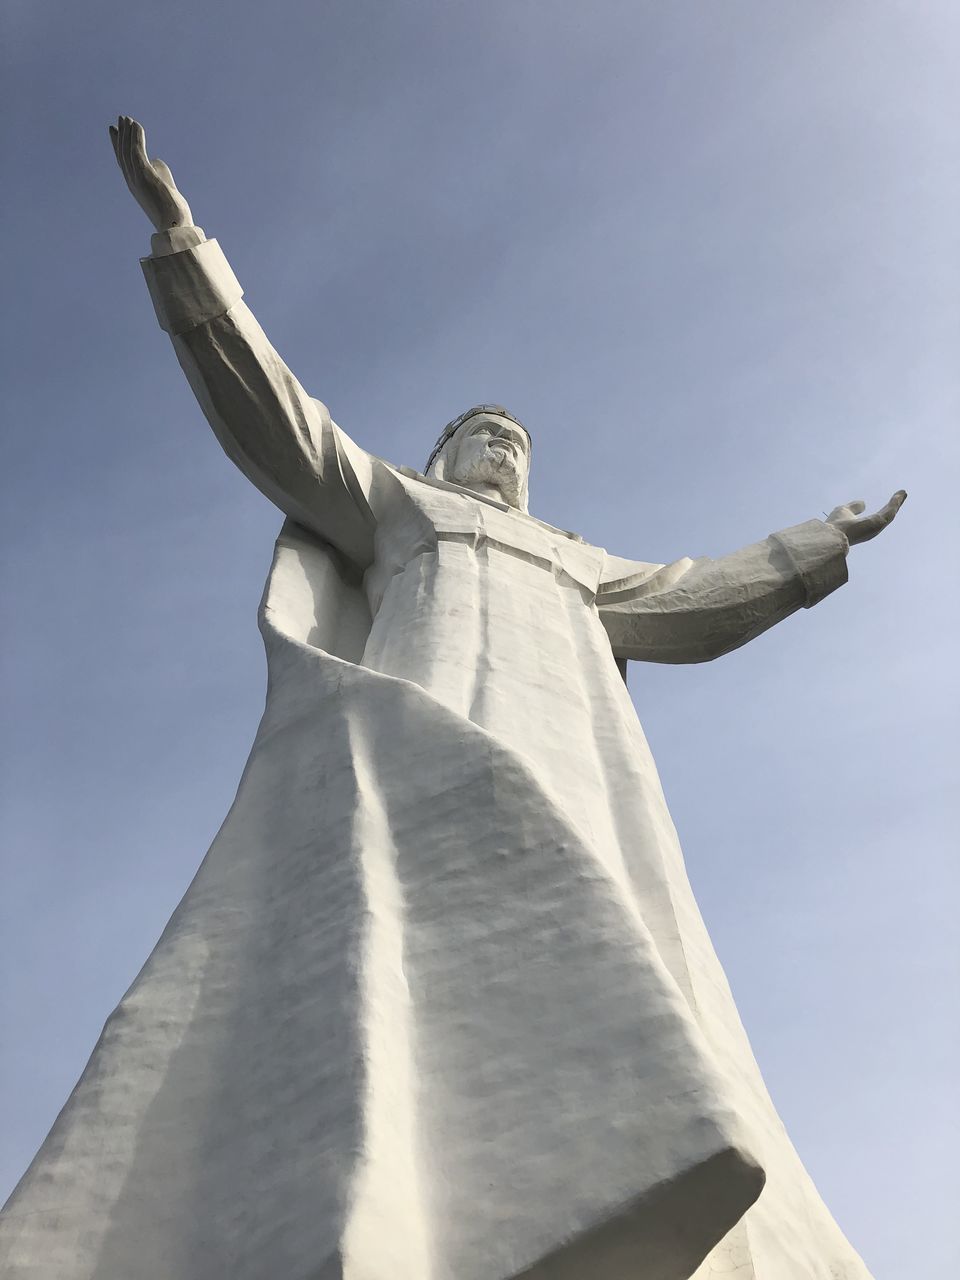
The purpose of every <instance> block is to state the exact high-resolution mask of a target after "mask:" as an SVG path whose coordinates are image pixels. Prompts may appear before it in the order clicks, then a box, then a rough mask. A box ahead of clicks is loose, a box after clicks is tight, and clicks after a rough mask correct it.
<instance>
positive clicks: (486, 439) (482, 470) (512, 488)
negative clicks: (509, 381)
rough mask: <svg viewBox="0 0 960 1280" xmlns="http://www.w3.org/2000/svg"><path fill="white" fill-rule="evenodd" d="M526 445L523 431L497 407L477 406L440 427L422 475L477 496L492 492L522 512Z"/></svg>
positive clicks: (526, 473) (528, 447)
mask: <svg viewBox="0 0 960 1280" xmlns="http://www.w3.org/2000/svg"><path fill="white" fill-rule="evenodd" d="M530 453H531V442H530V433H529V432H528V431H527V429H526V427H524V426H523V424H522V423H521V422H520V421H519V420H518V419H517V418H515V417H514V416H513V414H512V413H508V412H507V410H506V409H504V407H503V406H502V405H499V404H478V405H475V406H474V408H472V409H468V410H467V412H466V413H461V415H460V417H459V418H454V420H453V421H452V422H448V423H447V425H446V426H445V427H444V429H443V431H442V433H441V435H440V439H439V440H438V441H437V443H436V444H435V445H434V448H433V452H432V453H431V455H430V457H429V458H428V459H427V465H426V467H425V468H424V474H425V475H428V476H435V477H436V478H437V479H438V480H448V481H451V482H452V483H453V484H459V485H463V487H464V488H465V489H477V490H478V491H480V492H488V491H490V490H495V491H496V492H498V493H499V494H500V496H501V498H502V499H503V501H504V502H506V503H507V504H508V505H509V506H511V507H516V508H517V509H518V510H519V511H526V510H527V482H528V478H529V473H530Z"/></svg>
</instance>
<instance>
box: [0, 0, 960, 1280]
mask: <svg viewBox="0 0 960 1280" xmlns="http://www.w3.org/2000/svg"><path fill="white" fill-rule="evenodd" d="M2 22H3V28H4V29H3V40H2V44H3V49H4V52H3V55H2V56H3V59H4V66H3V68H2V71H3V76H2V79H3V89H2V95H3V98H4V99H5V100H6V102H5V107H6V110H5V111H4V112H3V118H4V120H5V121H6V124H5V126H4V136H3V144H2V145H3V157H4V162H3V171H4V178H5V181H4V195H3V202H2V217H3V222H4V242H5V244H6V247H7V250H8V252H7V255H6V264H5V272H6V281H5V289H4V294H5V298H4V301H5V305H4V308H3V311H4V319H3V325H4V328H3V341H2V344H0V346H2V359H3V365H4V369H3V377H4V386H5V393H4V407H5V410H6V412H5V414H4V417H5V425H4V427H3V432H4V461H5V466H4V468H3V472H4V475H3V480H2V483H3V489H4V495H3V513H2V520H3V540H2V574H3V579H2V590H3V602H4V609H3V613H4V623H3V627H4V641H3V673H2V699H3V705H2V729H0V734H2V738H0V747H2V793H0V803H2V808H0V831H2V849H3V867H2V884H3V894H2V906H0V911H2V919H0V997H2V1008H0V1038H2V1047H0V1134H2V1135H3V1139H2V1143H0V1146H2V1158H0V1197H2V1195H5V1194H6V1193H7V1192H8V1191H9V1190H10V1189H12V1187H13V1186H14V1184H15V1183H16V1181H17V1179H18V1178H19V1176H20V1175H21V1173H22V1172H23V1170H24V1168H25V1167H26V1165H27V1164H28V1162H29V1160H30V1159H31V1158H32V1156H33V1154H34V1152H35V1151H36V1149H37V1147H38V1146H39V1144H40V1142H41V1141H42V1139H43V1137H44V1136H45V1134H46V1132H47V1130H48V1129H49V1127H50V1125H51V1123H52V1122H53V1120H54V1118H55V1116H56V1114H57V1112H58V1110H59V1108H60V1107H61V1106H62V1104H63V1102H64V1101H65V1099H66V1097H67V1095H68V1093H69V1091H70V1089H71V1088H72V1086H73V1084H74V1082H75V1081H76V1078H77V1076H78V1075H79V1073H80V1071H81V1070H82V1068H83V1066H84V1063H85V1061H86V1059H87V1056H88V1055H89V1053H90V1051H91V1049H92V1048H93V1045H94V1043H95V1041H96V1039H97V1037H98V1035H99V1032H100V1030H101V1027H102V1025H103V1022H104V1020H105V1018H106V1017H107V1015H108V1014H109V1013H110V1011H111V1009H112V1008H113V1007H114V1006H115V1005H116V1003H117V1001H118V1000H119V998H120V997H121V996H122V994H123V992H124V990H125V989H126V987H127V986H128V985H129V983H130V982H131V981H132V979H133V978H134V976H135V975H136V973H137V971H138V969H139V967H140V965H141V964H142V963H143V961H144V959H145V958H146V956H147V954H148V953H149V951H150V949H151V947H152V946H153V944H154V942H155V940H156V938H157V936H158V935H159V933H160V931H161V929H162V928H163V926H164V924H165V922H166V920H167V918H168V916H169V914H170V912H171V911H172V909H173V907H174V906H175V904H176V903H177V901H178V900H179V898H180V896H181V895H182V893H183V891H184V890H185V888H186V886H187V884H188V883H189V880H190V878H191V877H192V875H193V872H194V871H195V869H196V867H197V865H198V863H199V861H200V859H201V857H202V856H203V853H204V852H205V850H206V848H207V847H208V845H209V843H210V841H211V839H212V838H213V836H214V835H215V833H216V831H217V828H218V827H219V825H220V822H221V821H222V819H223V817H224V815H225V814H226V811H227V808H228V807H229V804H230V802H231V800H232V798H233V794H234V791H235V788H236V785H237V781H238V779H239V776H240V771H241V769H242V766H243V763H244V760H245V757H246V754H247V751H248V749H249V746H250V744H251V742H252V739H253V735H254V732H255V729H256V725H257V720H258V717H259V714H260V711H261V709H262V706H263V697H264V676H265V667H264V660H263V655H262V651H261V647H260V641H259V636H258V633H257V629H256V622H255V614H256V608H257V603H258V600H259V596H260V592H261V589H262V584H263V580H264V578H265V575H266V572H267V569H268V567H269V563H270V558H271V550H272V543H273V539H274V537H275V534H276V531H277V528H278V526H279V523H280V517H279V515H278V513H277V512H276V511H275V510H274V509H273V508H272V507H271V506H270V504H269V503H268V502H267V501H266V499H264V498H263V497H261V495H260V494H259V493H257V492H256V491H255V490H254V489H253V488H252V487H251V486H250V485H249V483H248V482H247V481H246V480H244V478H243V477H242V476H241V475H240V474H239V472H237V471H235V470H234V469H233V468H232V467H231V465H230V464H229V463H228V462H227V461H226V459H225V458H224V457H223V455H222V453H221V452H220V450H219V446H218V445H217V444H216V442H215V440H214V438H213V436H212V433H211V432H210V431H209V429H208V428H207V426H206V424H205V422H204V420H203V417H202V415H201V413H200V411H199V409H198V408H197V406H196V404H195V403H194V401H193V399H192V396H191V393H190V391H189V389H188V388H187V386H186V383H185V381H184V379H183V377H182V375H181V373H180V370H179V368H178V367H177V364H176V361H175V359H174V357H173V355H172V352H171V351H170V349H169V347H168V344H167V339H166V338H165V336H164V335H163V334H162V333H161V332H160V330H159V329H158V327H157V324H156V320H155V318H154V316H153V312H152V308H151V305H150V302H149V299H148V297H147V294H146V290H145V287H144V284H143V280H142V278H141V274H140V269H139V267H138V265H137V258H138V257H139V256H141V255H144V254H146V253H148V252H149V233H150V227H149V225H148V223H147V221H146V219H145V217H144V215H143V214H142V213H141V211H140V210H139V208H138V207H137V206H136V205H135V203H134V202H133V200H132V199H131V197H130V196H129V194H128V193H127V190H126V188H125V186H124V183H123V181H122V178H121V175H120V173H119V171H118V169H117V168H116V165H115V161H114V157H113V153H112V150H111V147H110V143H109V141H108V137H107V126H108V124H109V123H110V122H111V121H112V120H114V119H115V118H116V116H117V114H118V113H121V112H122V113H124V114H129V115H133V116H135V117H137V118H138V119H140V120H141V121H142V122H143V123H144V125H145V127H146V130H147V140H148V147H149V149H150V151H151V154H153V155H158V154H159V155H160V156H162V157H163V159H164V160H166V161H167V163H168V164H169V165H170V166H171V168H172V169H173V172H174V174H175V176H176V178H177V181H178V184H179V186H180V188H181V190H182V191H183V192H184V194H185V195H186V196H187V199H188V200H189V201H190V204H191V206H192V209H193V213H194V217H195V220H196V222H197V223H198V224H199V225H200V226H202V227H204V228H205V230H206V232H207V234H208V235H209V236H216V237H217V239H218V240H219V241H220V243H221V245H222V246H223V248H224V250H225V252H226V253H227V255H228V257H229V258H230V261H231V263H232V265H233V267H234V269H235V270H236V272H237V274H238V276H239V277H240V279H241V281H242V283H243V284H244V287H245V289H246V300H247V302H248V303H249V304H250V305H251V307H252V308H253V310H254V312H255V313H256V315H257V316H258V318H259V320H260V322H261V323H262V324H263V325H264V327H265V328H266V330H267V332H268V334H269V335H270V336H271V339H272V341H273V342H274V344H275V345H276V346H277V347H278V348H279V350H280V351H281V352H282V353H283V355H284V357H285V359H286V360H287V362H288V363H289V364H290V365H291V367H292V368H293V369H294V370H295V371H296V373H297V374H298V376H299V378H300V380H301V381H302V382H303V383H304V384H305V386H306V387H307V388H308V389H309V390H310V392H311V393H312V394H314V395H316V396H318V397H320V398H322V399H323V400H324V401H325V402H326V403H327V404H328V405H329V406H330V407H331V410H332V412H333V415H334V417H335V418H336V420H337V421H338V422H339V423H340V424H341V426H342V427H343V428H344V429H345V430H346V431H347V432H348V433H349V434H350V435H351V436H352V437H353V438H354V439H355V440H357V441H358V442H359V443H361V444H362V445H364V446H365V447H367V448H369V449H370V450H371V451H372V452H374V453H376V454H378V455H380V456H382V457H385V458H388V459H390V460H391V461H394V462H398V463H401V462H402V463H407V464H410V465H413V466H420V465H422V463H423V461H424V460H425V458H426V456H427V454H428V452H429V450H430V447H431V445H432V443H433V441H434V439H435V438H436V435H437V433H438V432H439V430H440V428H441V427H442V426H443V424H444V423H445V422H446V421H447V420H448V419H450V418H452V417H454V416H455V415H456V414H458V413H459V412H461V411H462V410H463V409H465V408H467V407H469V406H470V405H471V404H474V403H477V402H490V401H494V402H499V403H502V404H505V405H507V406H508V408H510V409H511V411H512V412H513V413H515V414H516V415H517V416H518V417H519V418H520V419H521V420H522V421H523V422H524V423H525V424H526V425H527V426H528V427H529V428H530V430H531V432H532V434H533V439H534V471H533V475H532V484H531V509H532V511H533V512H534V513H535V514H536V515H539V516H540V517H542V518H543V519H545V520H546V521H548V522H550V523H552V524H556V525H560V526H561V527H563V528H565V529H575V530H577V531H578V532H579V533H581V534H582V535H583V536H584V537H586V538H587V539H588V540H589V541H591V542H592V543H594V544H596V545H600V546H604V547H606V548H608V549H609V550H610V551H611V552H613V553H615V554H619V555H623V556H629V557H632V558H636V559H641V560H652V561H670V560H674V559H676V558H677V557H679V556H683V555H690V556H699V555H714V556H715V555H722V554H723V553H724V552H727V551H731V550H734V549H736V548H737V547H739V546H742V545H745V544H747V543H750V542H752V541H755V540H756V539H758V538H762V537H764V536H766V535H767V534H768V533H770V532H771V531H773V530H776V529H779V528H784V527H787V526H789V525H792V524H796V523H799V522H800V521H803V520H806V519H809V518H811V517H816V516H821V517H822V516H823V514H824V513H825V512H827V511H829V510H830V509H831V508H832V507H833V506H835V505H836V504H837V503H840V502H843V501H846V500H848V499H851V498H863V499H865V500H866V501H867V502H868V504H869V505H870V506H871V507H875V506H879V505H881V504H882V503H883V502H884V501H885V500H886V499H887V498H888V497H889V495H890V494H891V493H892V492H893V490H895V489H897V488H900V487H903V488H905V489H907V490H908V491H909V495H910V496H909V499H908V502H907V504H906V505H905V507H904V508H903V511H902V512H901V514H900V516H899V517H898V519H897V521H896V523H895V524H894V525H893V526H891V528H890V529H889V530H888V531H886V532H885V533H884V534H883V535H882V536H881V537H880V538H879V539H877V540H876V541H873V542H870V543H867V544H864V545H862V546H858V547H854V548H853V550H852V551H851V556H850V583H849V585H847V586H846V587H844V588H843V589H842V590H841V591H839V592H837V593H836V594H834V595H832V596H831V597H830V598H829V599H827V600H826V601H825V602H824V603H822V604H821V605H819V606H818V607H817V608H816V609H814V610H811V611H808V612H803V613H801V614H799V615H796V616H794V617H793V618H791V619H789V620H788V621H786V622H785V623H783V624H782V625H781V626H780V627H778V628H776V629H774V630H773V631H772V632H770V633H768V634H767V635H765V636H763V637H761V638H760V639H758V640H756V641H754V642H753V643H752V644H750V645H749V646H747V647H746V648H744V649H741V650H739V651H737V652H735V653H733V654H730V655H728V656H727V657H724V658H722V659H720V660H719V661H717V662H714V663H710V664H705V665H703V666H692V667H675V668H674V667H657V666H642V667H640V666H636V665H635V666H634V667H633V669H632V671H631V676H630V687H631V692H632V694H633V697H634V701H635V703H636V705H637V709H638V712H639V714H640V716H641V720H642V722H643V725H644V728H645V730H646V732H647V736H648V738H649V739H650V741H651V745H652V747H653V749H654V753H655V755H656V758H657V761H658V764H659V767H660V771H661V775H662V778H663V782H664V787H665V790H666V793H667V797H668V800H669V802H670V806H671V811H672V813H673V816H674V819H675V821H676V824H677V827H678V829H679V832H680V836H681V839H682V842H683V845H684V849H685V852H686V857H687V862H688V866H689V870H690V874H691V878H692V881H693V885H694V889H695V891H696V893H697V897H698V900H699V902H700V905H701V907H702V910H703V913H704V915H705V917H706V920H707V923H708V926H709V928H710V930H711V934H712V936H713V939H714V942H715V944H716V947H717V950H718V952H719V955H720V957H721V960H722V961H723V963H724V965H725V967H726V970H727V973H728V976H729V977H730V981H731V984H732V986H733V990H734V992H735V995H736V997H737V1001H738V1005H739V1008H740V1011H741V1013H742V1015H743V1018H744V1021H745V1023H746V1026H747V1029H748V1031H749V1033H750V1036H751V1039H752V1042H753V1045H754V1048H755V1051H756V1054H757V1057H758V1059H759V1061H760V1064H761V1067H762V1069H763V1071H764V1074H765V1077H766V1079H767V1082H768V1084H769V1086H770V1090H771V1092H772V1094H773V1097H774V1100H775V1102H776V1103H777V1106H778V1108H779V1110H780V1113H781V1115H782V1117H783V1118H784V1120H785V1122H786V1124H787V1127H788V1129H789V1131H790V1133H791V1136H792V1137H793V1140H794V1142H795V1144H796V1145H797V1147H798V1149H799V1151H800V1153H801V1156H802V1157H803V1159H804V1161H805V1163H806V1165H807V1167H808V1168H809V1170H810V1171H811V1173H812V1175H813V1177H814V1180H815V1181H816V1183H817V1185H818V1187H819V1188H820V1190H821V1192H822V1194H823V1196H824V1198H825V1200H826V1201H827V1203H828V1205H829V1206H830V1208H831V1210H832V1212H833V1213H834V1215H835V1216H836V1217H837V1219H838V1221H839V1223H840V1225H841V1227H842V1228H843V1230H844V1231H845V1233H846V1234H847V1235H848V1236H849V1238H850V1239H851V1241H852V1242H853V1244H854V1245H855V1247H856V1248H857V1249H858V1250H859V1251H860V1252H861V1253H862V1255H863V1257H864V1259H865V1261H866V1262H867V1264H868V1265H869V1266H870V1268H871V1269H872V1271H873V1272H874V1274H875V1276H876V1277H877V1280H903V1277H905V1276H910V1277H913V1276H916V1277H923V1276H928V1275H929V1276H935V1275H936V1276H941V1275H946V1274H953V1272H954V1271H955V1270H956V1268H957V1264H958V1263H960V1240H958V1233H957V1230H956V1228H955V1227H954V1228H952V1229H951V1227H950V1226H949V1225H948V1224H950V1223H951V1222H952V1221H954V1220H955V1208H956V1203H957V1197H958V1194H960V1187H958V1182H957V1172H956V1170H957V1161H956V1155H955V1152H956V1144H957V1140H958V1128H957V1120H958V1119H960V1116H958V1104H957V1090H956V1075H957V1064H958V1060H960V1035H958V1017H957V998H956V997H957V990H958V985H957V984H958V979H960V953H958V942H957V937H956V928H955V920H956V894H957V889H958V877H957V873H956V830H957V816H958V815H957V812H956V802H955V794H956V782H955V775H956V763H957V755H956V738H957V710H958V707H957V701H958V700H957V687H956V679H955V669H956V656H955V655H956V640H955V635H956V632H957V628H958V623H960V618H958V610H957V603H956V592H955V590H954V588H953V584H954V583H955V581H956V569H955V566H954V564H953V562H952V561H949V562H948V559H947V547H948V546H949V545H950V543H951V540H953V541H955V538H956V516H955V508H956V496H957V479H958V475H957V465H956V464H957V452H958V450H957V432H956V421H957V411H958V401H960V375H958V365H957V359H956V336H957V322H958V320H960V305H958V299H960V255H958V245H957V226H958V224H960V223H958V213H960V173H958V168H957V164H956V119H957V112H958V107H960V91H958V87H957V86H958V83H960V81H958V79H957V76H956V65H957V55H958V53H960V8H958V7H957V6H956V4H955V3H954V2H953V0H669V2H668V0H656V2H653V0H630V3H620V2H619V0H591V3H590V4H589V5H588V4H585V3H583V2H582V0H579V2H577V0H549V2H548V0H484V3H482V4H481V3H472V4H466V3H462V2H461V0H447V3H444V4H440V3H434V2H430V0H405V2H404V3H402V4H394V3H387V0H325V2H319V0H312V2H311V3H305V2H294V0H274V2H273V3H271V4H269V5H265V4H256V5H254V4H251V3H236V2H234V3H231V4H229V5H228V4H226V3H210V2H204V0H199V2H192V3H189V4H188V3H186V2H185V0H167V2H166V3H164V4H163V5H149V6H148V5H121V4H118V3H115V2H111V3H105V2H103V0H84V3H83V4H82V5H78V4H76V3H69V4H68V3H64V2H63V0H47V2H46V3H43V4H37V3H35V0H7V2H6V4H5V5H4V10H3V19H2ZM951 837H952V838H951ZM951 1264H952V1267H951Z"/></svg>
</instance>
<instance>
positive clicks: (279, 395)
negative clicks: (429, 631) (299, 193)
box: [110, 116, 373, 567]
mask: <svg viewBox="0 0 960 1280" xmlns="http://www.w3.org/2000/svg"><path fill="white" fill-rule="evenodd" d="M110 138H111V141H112V143H113V148H114V152H115V154H116V157H117V162H118V164H119V165H120V168H121V170H122V172H123V176H124V178H125V180H126V183H127V186H128V187H129V189H130V192H131V194H132V195H133V197H134V199H135V200H136V201H137V203H138V204H139V205H140V207H141V208H142V209H143V211H144V213H146V215H147V217H148V218H149V219H150V221H151V222H152V223H153V226H154V228H155V234H154V236H153V239H152V242H151V249H152V253H151V256H150V257H149V258H144V259H142V262H141V265H142V266H143V272H144V276H145V277H146V281H147V286H148V288H149V290H150V295H151V297H152V298H153V303H154V307H155V309H156V312H157V319H158V320H159V322H160V327H161V328H162V329H164V330H165V331H166V332H167V333H169V335H170V338H171V340H172V342H173V346H174V350H175V351H176V354H177V359H178V360H179V361H180V365H181V367H182V368H183V371H184V373H185V374H186V375H187V379H188V381H189V382H190V385H191V387H192V388H193V391H194V394H195V395H196V397H197V400H198V401H199V403H200V407H201V408H202V409H203V412H204V414H205V415H206V417H207V421H208V422H209V423H210V425H211V427H212V428H213V430H214V432H215V433H216V436H217V439H218V440H219V441H220V443H221V445H222V446H223V448H224V450H225V452H226V454H227V456H228V457H229V458H231V459H232V460H233V461H234V462H235V463H236V464H237V466H238V467H239V468H240V469H241V471H243V473H244V474H245V475H246V476H247V477H248V478H249V479H250V480H251V481H252V482H253V483H254V484H255V485H256V486H257V488H258V489H260V490H261V492H262V493H264V494H265V495H266V496H267V497H268V498H269V499H270V500H271V501H272V502H274V503H276V505H277V506H278V507H279V508H280V509H281V510H282V511H283V512H284V513H285V514H287V515H288V516H291V517H292V518H293V519H294V520H296V521H298V522H299V523H300V524H303V525H305V526H306V527H308V528H310V529H313V530H314V531H315V532H316V533H318V534H320V536H321V537H323V538H324V539H326V540H327V541H328V542H331V543H333V544H334V546H336V547H337V548H338V549H339V550H341V551H342V552H343V553H344V554H345V555H346V556H347V557H348V558H349V559H350V560H351V561H353V562H354V563H355V564H357V565H358V566H361V567H364V566H366V565H367V564H369V562H370V560H371V558H372V553H373V516H372V514H371V511H370V507H369V504H368V502H367V494H368V493H369V489H370V485H371V483H372V466H373V464H372V461H371V459H370V457H369V455H368V454H366V453H364V451H363V450H362V449H360V448H358V447H357V446H356V445H355V444H353V442H352V441H351V440H349V439H348V438H347V437H346V436H345V435H344V434H343V432H341V431H340V430H339V429H338V428H337V427H336V426H335V425H334V424H333V423H332V422H331V420H330V415H329V413H328V412H327V409H326V407H325V406H324V405H323V404H321V403H320V401H319V400H314V399H312V398H311V397H310V396H308V395H307V393H306V392H305V391H304V389H303V387H301V385H300V383H299V382H298V381H297V379H296V378H295V377H294V375H293V374H292V373H291V372H290V370H289V369H288V368H287V366H286V365H285V364H284V362H283V360H282V359H281V358H280V356H279V355H278V354H277V352H276V351H275V350H274V348H273V346H272V345H271V344H270V342H269V341H268V339H267V337H266V335H265V334H264V332H263V330H262V329H261V328H260V325H259V324H258V323H257V321H256V319H255V318H254V316H253V314H252V312H251V311H250V310H249V308H248V307H247V306H246V305H245V303H244V302H243V301H242V295H243V291H242V289H241V288H240V285H239V283H238V282H237V279H236V277H235V276H234V274H233V272H232V270H231V269H230V266H229V264H228V262H227V260H226V258H225V257H224V255H223V252H222V251H221V249H220V246H219V245H218V244H217V242H216V241H215V240H207V238H206V236H205V235H204V233H203V231H202V230H201V228H200V227H197V226H195V225H194V222H193V215H192V213H191V211H190V206H189V204H188V203H187V201H186V199H185V198H184V197H183V195H182V194H181V193H180V191H179V190H178V189H177V185H176V183H175V182H174V179H173V174H172V173H171V172H170V169H169V168H168V166H167V165H166V164H165V163H164V162H163V161H162V160H151V159H150V158H149V156H148V154H147V147H146V137H145V135H144V131H143V128H142V126H141V125H140V124H138V123H137V121H136V120H133V119H131V118H130V117H129V116H121V117H120V118H119V120H118V121H117V124H116V126H111V128H110Z"/></svg>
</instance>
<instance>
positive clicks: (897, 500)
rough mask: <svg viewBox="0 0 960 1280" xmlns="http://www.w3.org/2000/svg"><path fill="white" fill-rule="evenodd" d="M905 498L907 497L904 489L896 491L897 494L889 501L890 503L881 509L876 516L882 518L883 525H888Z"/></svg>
mask: <svg viewBox="0 0 960 1280" xmlns="http://www.w3.org/2000/svg"><path fill="white" fill-rule="evenodd" d="M906 497H907V494H906V491H905V490H904V489H898V490H897V492H896V493H895V494H894V495H893V497H892V498H891V499H890V501H889V502H888V503H887V504H886V506H884V507H883V508H881V510H880V512H879V513H878V514H879V515H880V516H882V517H883V523H884V524H889V523H890V521H891V520H892V519H893V517H894V516H895V515H896V514H897V512H898V511H899V510H900V508H901V507H902V506H903V504H904V502H905V500H906Z"/></svg>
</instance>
